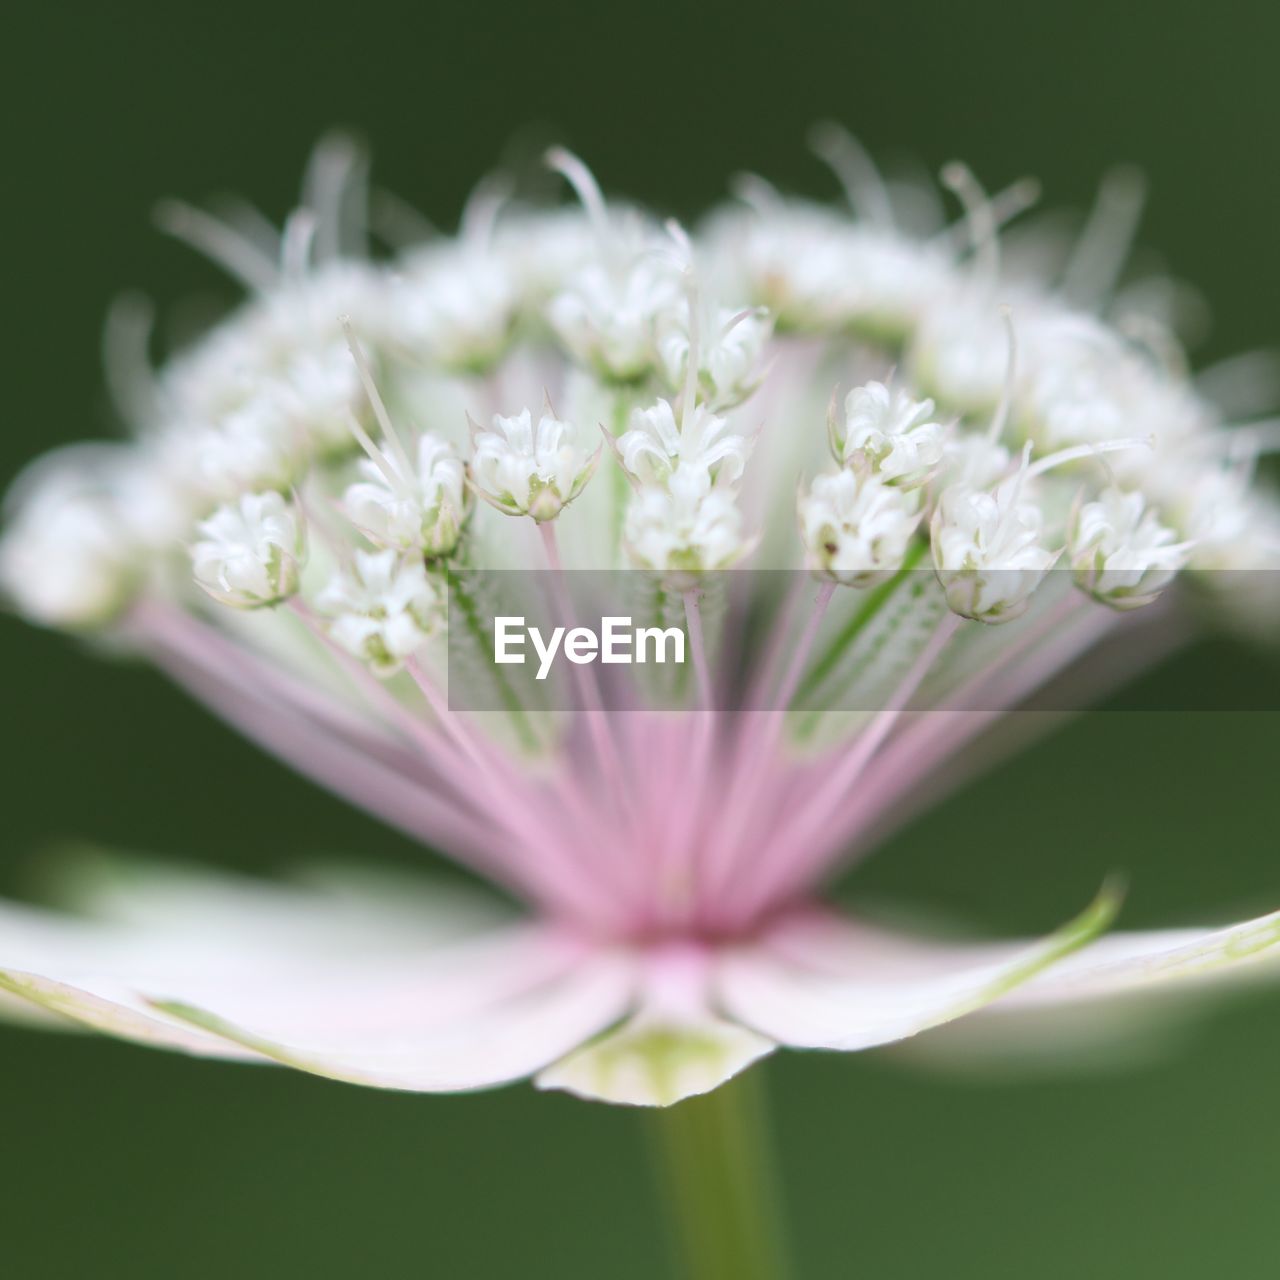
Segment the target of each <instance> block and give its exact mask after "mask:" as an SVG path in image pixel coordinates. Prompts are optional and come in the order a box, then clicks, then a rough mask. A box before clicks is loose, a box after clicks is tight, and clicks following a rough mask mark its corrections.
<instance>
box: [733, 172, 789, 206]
mask: <svg viewBox="0 0 1280 1280" xmlns="http://www.w3.org/2000/svg"><path fill="white" fill-rule="evenodd" d="M729 190H730V191H732V192H733V194H734V196H735V197H736V198H737V199H739V200H741V201H742V203H743V204H745V205H747V206H748V207H749V208H750V209H751V210H752V212H753V213H757V214H759V215H760V216H761V217H767V216H768V215H769V214H771V213H776V212H777V211H778V209H779V208H780V207H781V206H782V204H783V203H784V202H783V199H782V192H780V191H779V190H778V188H777V187H775V186H774V185H773V183H772V182H770V181H769V180H768V178H762V177H761V176H760V175H759V174H758V173H739V174H735V175H734V177H733V180H732V181H731V182H730V183H729Z"/></svg>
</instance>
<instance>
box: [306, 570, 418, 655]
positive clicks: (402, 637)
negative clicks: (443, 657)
mask: <svg viewBox="0 0 1280 1280" xmlns="http://www.w3.org/2000/svg"><path fill="white" fill-rule="evenodd" d="M316 603H317V604H318V605H319V607H320V609H321V610H322V611H323V612H325V613H327V614H328V615H330V617H331V618H332V619H333V621H332V622H331V623H330V625H329V634H330V635H331V636H332V637H333V639H334V640H335V641H336V642H337V643H338V644H340V645H341V646H342V647H343V648H344V649H346V650H347V652H348V653H351V654H353V655H354V656H355V657H357V658H360V659H361V660H362V661H364V662H367V663H368V664H369V665H370V667H372V668H373V670H374V671H376V672H377V673H378V674H379V675H381V676H391V675H394V674H395V673H396V672H397V671H399V670H400V667H401V666H402V664H403V663H404V661H405V659H406V658H410V657H412V656H413V655H414V654H415V653H416V652H417V651H418V650H419V649H420V648H421V647H422V646H423V644H424V643H425V642H426V641H427V639H428V638H429V637H430V636H431V635H432V633H433V632H434V631H436V630H437V628H438V627H439V625H440V621H441V605H440V598H439V595H438V593H437V591H436V590H435V588H434V587H433V586H432V584H431V580H430V579H429V578H428V577H427V572H426V569H425V568H424V567H423V565H422V562H421V560H418V559H412V558H410V557H407V556H401V555H398V554H397V553H396V552H395V551H390V550H388V551H376V552H374V551H357V552H355V554H354V557H353V564H352V567H351V569H350V570H349V571H341V572H339V573H338V574H336V575H335V576H334V578H333V579H332V580H331V581H330V583H329V585H328V586H327V587H325V588H324V590H323V591H321V593H320V595H319V596H318V598H317V600H316Z"/></svg>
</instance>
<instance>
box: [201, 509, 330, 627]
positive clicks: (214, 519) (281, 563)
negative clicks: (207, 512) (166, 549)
mask: <svg viewBox="0 0 1280 1280" xmlns="http://www.w3.org/2000/svg"><path fill="white" fill-rule="evenodd" d="M198 529H199V532H200V534H201V535H202V536H201V538H200V540H199V541H198V542H197V543H196V544H195V545H194V546H193V547H192V548H191V567H192V572H193V573H194V575H195V580H196V582H197V583H198V584H199V585H200V586H201V587H203V588H204V590H205V591H207V592H208V593H209V595H211V596H212V597H213V598H214V599H215V600H217V601H218V602H219V603H221V604H225V605H230V606H231V607H232V608H236V609H261V608H265V607H267V606H270V605H276V604H279V603H280V602H281V601H283V600H287V599H288V598H289V597H290V596H292V595H296V594H297V591H298V579H299V575H300V571H301V568H302V565H303V563H304V562H305V561H306V555H307V544H306V527H305V525H304V524H303V521H302V518H301V516H300V515H299V514H298V512H297V511H296V510H295V509H294V508H293V506H292V505H291V504H289V503H287V502H286V501H285V500H284V498H282V497H281V496H280V495H279V494H278V493H275V492H270V493H247V494H245V495H244V496H243V497H242V498H241V499H240V500H239V501H238V502H235V503H229V504H227V505H226V506H223V507H219V508H218V510H217V511H215V512H214V513H213V515H211V516H210V517H209V518H208V519H207V520H203V521H201V523H200V525H199V526H198Z"/></svg>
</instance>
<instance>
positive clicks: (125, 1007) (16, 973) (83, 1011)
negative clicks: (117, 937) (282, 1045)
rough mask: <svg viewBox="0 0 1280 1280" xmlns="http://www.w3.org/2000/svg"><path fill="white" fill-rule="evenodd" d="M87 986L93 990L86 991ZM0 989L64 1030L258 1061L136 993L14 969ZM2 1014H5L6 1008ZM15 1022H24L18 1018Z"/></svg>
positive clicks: (3, 974)
mask: <svg viewBox="0 0 1280 1280" xmlns="http://www.w3.org/2000/svg"><path fill="white" fill-rule="evenodd" d="M91 986H93V987H97V988H98V990H97V991H94V990H90V987H91ZM0 989H3V990H4V992H5V993H6V994H8V995H10V996H13V997H16V998H17V999H19V1000H21V1001H22V1002H24V1003H26V1004H29V1005H30V1006H31V1007H33V1008H34V1009H37V1010H42V1011H44V1012H46V1013H49V1014H52V1015H54V1017H55V1018H61V1019H65V1020H66V1023H65V1025H68V1026H69V1025H71V1024H79V1025H81V1026H85V1027H89V1028H91V1029H92V1030H94V1031H101V1032H103V1033H104V1034H105V1035H109V1036H117V1037H119V1038H120V1039H122V1040H133V1041H136V1042H137V1043H139V1044H150V1045H154V1046H156V1047H157V1048H160V1049H178V1050H182V1051H184V1052H186V1053H193V1054H197V1055H199V1056H200V1057H207V1058H234V1059H238V1060H243V1061H254V1060H258V1061H261V1060H262V1057H261V1055H260V1054H257V1053H254V1052H253V1051H252V1050H250V1049H247V1048H246V1047H244V1046H242V1045H237V1044H232V1043H229V1042H228V1041H226V1040H223V1039H221V1038H220V1037H218V1036H215V1035H208V1034H206V1033H204V1032H202V1031H199V1030H197V1029H196V1028H193V1027H190V1026H186V1025H184V1024H183V1022H182V1021H181V1019H177V1018H173V1017H171V1016H170V1015H168V1014H165V1013H164V1012H163V1011H161V1010H157V1009H148V1008H147V1007H146V1005H145V1003H144V1002H143V1001H142V1000H141V999H140V998H139V996H138V995H137V993H136V992H133V991H130V990H128V989H127V988H121V987H117V986H115V984H112V983H110V982H104V981H103V980H101V979H88V980H86V983H85V985H82V986H75V985H72V984H69V983H64V982H58V981H56V980H55V979H53V978H46V977H43V976H41V975H40V974H35V973H23V972H22V971H21V970H19V969H0ZM3 1012H4V1013H5V1014H6V1015H7V1014H8V1007H7V1005H6V1006H4V1007H3ZM17 1020H18V1021H27V1020H28V1019H27V1018H26V1017H23V1016H21V1015H19V1017H18V1019H17ZM42 1025H43V1024H42Z"/></svg>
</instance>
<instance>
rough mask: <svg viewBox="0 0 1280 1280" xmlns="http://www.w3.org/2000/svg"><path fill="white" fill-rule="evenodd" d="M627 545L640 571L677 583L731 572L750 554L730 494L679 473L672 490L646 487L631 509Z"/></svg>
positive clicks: (625, 529)
mask: <svg viewBox="0 0 1280 1280" xmlns="http://www.w3.org/2000/svg"><path fill="white" fill-rule="evenodd" d="M622 540H623V546H624V548H625V550H626V553H627V555H628V557H629V558H630V559H631V561H632V563H633V564H635V565H636V567H637V568H640V569H647V570H650V571H651V572H654V573H660V574H663V575H664V576H668V577H671V578H673V579H674V580H675V583H674V585H675V586H676V587H677V588H678V587H679V586H681V585H683V583H684V581H685V580H686V576H687V577H688V578H689V579H690V580H692V578H693V577H695V576H696V575H697V574H700V573H704V572H707V571H710V570H714V569H726V568H728V567H729V566H730V565H731V564H733V563H734V561H736V560H738V559H740V558H741V557H742V556H743V555H744V554H746V552H747V551H748V550H749V549H750V547H749V545H748V544H747V543H745V542H744V540H743V537H742V513H741V512H740V511H739V510H738V506H737V503H736V502H735V501H734V498H733V495H732V494H731V493H730V492H729V491H728V490H726V489H711V490H706V489H704V488H702V486H701V485H700V484H698V483H695V482H686V481H685V480H684V478H683V476H681V475H679V474H677V477H676V479H675V483H673V484H672V485H671V487H670V488H667V489H659V488H643V489H641V490H640V491H639V492H638V493H636V495H635V496H634V497H633V498H632V499H631V503H630V505H629V506H628V507H627V513H626V517H625V520H624V523H623V532H622Z"/></svg>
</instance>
